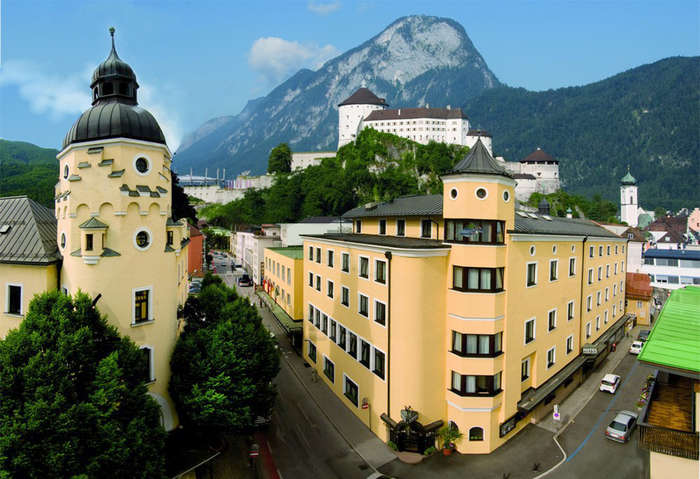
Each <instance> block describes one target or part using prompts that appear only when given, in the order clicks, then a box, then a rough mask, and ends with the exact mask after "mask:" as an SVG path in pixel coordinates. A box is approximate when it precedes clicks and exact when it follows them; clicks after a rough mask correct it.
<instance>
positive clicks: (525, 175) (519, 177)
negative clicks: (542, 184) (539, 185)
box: [513, 173, 537, 180]
mask: <svg viewBox="0 0 700 479" xmlns="http://www.w3.org/2000/svg"><path fill="white" fill-rule="evenodd" d="M513 178H515V179H516V180H536V179H537V178H535V175H531V174H529V173H513Z"/></svg>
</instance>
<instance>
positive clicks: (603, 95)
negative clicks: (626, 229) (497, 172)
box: [463, 57, 700, 211]
mask: <svg viewBox="0 0 700 479" xmlns="http://www.w3.org/2000/svg"><path fill="white" fill-rule="evenodd" d="M698 105H700V57H692V58H683V57H675V58H667V59H664V60H660V61H658V62H655V63H652V64H649V65H643V66H641V67H638V68H634V69H631V70H628V71H626V72H624V73H620V74H618V75H615V76H613V77H611V78H608V79H605V80H603V81H599V82H597V83H592V84H590V85H585V86H581V87H573V88H561V89H557V90H548V91H544V92H530V91H527V90H525V89H522V88H508V87H499V88H494V89H491V90H488V91H485V92H483V93H482V94H481V95H479V96H478V97H477V98H472V99H470V100H467V101H466V102H465V103H464V104H463V107H464V108H465V111H467V113H468V114H469V117H470V118H472V119H473V121H474V122H476V124H478V125H481V126H483V127H484V128H486V129H488V130H489V131H490V132H491V133H492V134H493V148H494V153H496V154H498V155H503V156H504V157H506V159H508V160H510V161H514V160H519V159H522V158H524V157H525V156H527V155H528V154H529V153H531V152H532V151H533V150H534V149H535V148H536V147H538V146H539V147H541V148H543V149H544V150H546V151H547V152H548V153H550V154H551V155H553V156H554V157H555V158H557V159H558V160H559V161H560V176H561V179H562V183H563V185H564V186H563V187H564V188H565V189H566V190H567V191H568V192H570V193H577V194H584V195H586V196H589V197H590V196H592V195H593V194H596V193H599V194H601V196H602V197H604V198H607V199H610V200H612V201H614V202H615V203H616V204H617V203H618V202H619V199H618V195H619V180H620V178H622V176H624V175H625V173H626V172H627V167H628V166H629V167H630V171H631V173H632V175H633V176H634V177H635V178H636V180H637V184H638V185H639V196H638V198H639V202H640V205H641V206H642V207H644V208H645V209H651V210H653V209H654V208H655V207H657V206H663V207H664V208H667V209H672V210H674V211H675V210H678V209H680V208H682V207H684V206H687V207H694V206H700V190H699V189H698V188H697V178H700V168H699V163H700V108H699V107H698ZM692 178H695V180H693V179H692Z"/></svg>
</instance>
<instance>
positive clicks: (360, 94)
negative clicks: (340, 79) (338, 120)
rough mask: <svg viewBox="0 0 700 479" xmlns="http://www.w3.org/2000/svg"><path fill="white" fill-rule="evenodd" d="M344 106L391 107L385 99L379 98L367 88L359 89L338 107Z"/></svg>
mask: <svg viewBox="0 0 700 479" xmlns="http://www.w3.org/2000/svg"><path fill="white" fill-rule="evenodd" d="M343 105H382V106H389V105H388V104H387V102H386V100H384V98H379V97H378V96H377V95H375V94H374V93H372V90H370V89H369V88H367V87H364V86H363V87H361V88H358V89H357V91H356V92H355V93H353V94H352V95H350V96H349V97H348V98H346V99H345V100H344V101H343V102H342V103H340V104H339V105H338V106H343Z"/></svg>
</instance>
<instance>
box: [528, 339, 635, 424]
mask: <svg viewBox="0 0 700 479" xmlns="http://www.w3.org/2000/svg"><path fill="white" fill-rule="evenodd" d="M642 327H643V326H642ZM642 327H640V326H635V327H634V328H633V329H632V330H631V331H630V335H629V337H623V338H622V340H621V341H620V342H619V344H618V345H617V348H616V349H615V351H614V352H611V353H609V354H608V357H607V358H606V359H605V361H604V362H603V363H602V364H601V365H600V366H599V368H598V370H597V371H594V372H593V373H592V374H591V375H590V376H589V377H588V378H586V380H585V381H584V383H583V384H581V385H580V386H579V387H578V388H576V390H575V391H574V392H572V393H571V395H570V396H569V397H567V398H566V399H564V401H563V402H562V403H561V404H560V405H559V413H560V414H561V417H562V419H561V421H555V420H554V418H553V417H552V415H548V416H547V417H546V418H545V419H543V420H542V421H540V422H539V423H537V426H538V427H541V428H543V429H546V430H547V431H550V432H553V433H556V432H558V431H560V430H562V429H563V428H564V427H566V425H567V424H568V423H569V421H570V420H572V419H574V418H576V416H577V415H578V413H579V412H581V410H582V409H583V408H584V407H586V404H588V401H590V400H591V398H592V397H593V395H594V394H595V393H596V392H598V389H599V388H600V381H601V380H602V379H603V376H605V375H606V374H608V373H610V372H612V371H614V370H615V369H616V368H617V366H619V364H620V363H621V362H622V360H623V359H624V358H625V357H626V356H627V355H628V354H629V348H630V345H631V344H632V341H634V340H635V338H636V337H637V334H639V330H640V329H641V328H642Z"/></svg>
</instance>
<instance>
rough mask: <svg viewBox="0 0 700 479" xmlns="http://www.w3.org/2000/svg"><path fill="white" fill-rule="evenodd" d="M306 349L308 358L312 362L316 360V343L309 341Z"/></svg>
mask: <svg viewBox="0 0 700 479" xmlns="http://www.w3.org/2000/svg"><path fill="white" fill-rule="evenodd" d="M307 344H308V349H307V353H308V355H309V359H310V360H312V361H313V362H316V345H315V344H314V343H312V342H311V341H309V342H308V343H307Z"/></svg>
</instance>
